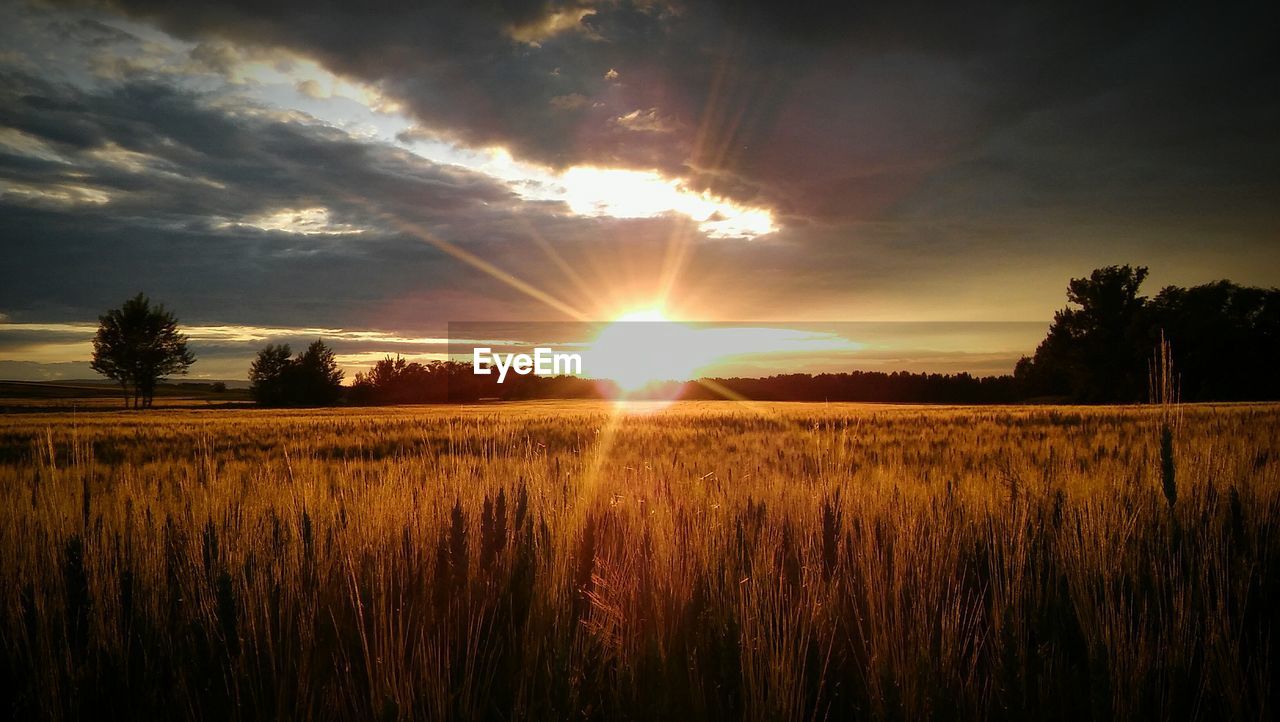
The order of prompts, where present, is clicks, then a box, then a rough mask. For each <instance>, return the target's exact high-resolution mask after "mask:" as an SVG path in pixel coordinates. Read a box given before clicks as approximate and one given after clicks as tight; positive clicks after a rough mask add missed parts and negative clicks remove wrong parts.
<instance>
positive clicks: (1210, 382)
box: [1014, 265, 1280, 403]
mask: <svg viewBox="0 0 1280 722" xmlns="http://www.w3.org/2000/svg"><path fill="white" fill-rule="evenodd" d="M1146 278H1147V268H1146V267H1144V266H1137V267H1134V266H1127V265H1125V266H1108V267H1106V268H1099V269H1097V270H1095V271H1094V272H1093V273H1091V274H1090V275H1089V276H1088V277H1086V278H1073V279H1071V282H1070V283H1069V284H1068V285H1067V301H1068V303H1069V305H1068V306H1067V307H1066V308H1063V309H1062V310H1060V311H1058V312H1057V313H1056V314H1054V317H1053V323H1052V325H1050V327H1049V333H1048V335H1047V336H1046V337H1045V339H1044V340H1043V341H1042V342H1041V343H1040V345H1039V346H1038V347H1037V348H1036V351H1035V354H1034V355H1032V356H1029V357H1024V358H1022V359H1021V360H1020V361H1019V362H1018V364H1017V366H1016V367H1015V369H1014V381H1015V384H1016V388H1017V391H1018V394H1019V396H1020V397H1022V398H1038V397H1049V398H1060V399H1065V400H1072V401H1080V402H1086V403H1125V402H1138V401H1144V400H1146V398H1147V394H1148V388H1147V387H1148V378H1149V375H1150V370H1151V364H1152V361H1153V357H1154V353H1155V349H1156V348H1157V347H1158V346H1159V345H1160V344H1161V342H1162V340H1163V341H1165V342H1167V343H1168V345H1169V347H1170V348H1171V350H1172V357H1173V358H1172V362H1173V368H1174V369H1175V371H1176V373H1177V376H1178V382H1179V386H1180V390H1181V396H1182V399H1183V400H1184V401H1243V400H1270V399H1277V398H1280V376H1278V375H1277V373H1276V369H1280V289H1276V288H1270V289H1263V288H1250V287H1245V286H1239V285H1236V284H1234V283H1232V282H1230V281H1216V282H1213V283H1206V284H1204V285H1200V286H1193V287H1191V288H1181V287H1178V286H1167V287H1165V288H1163V289H1161V290H1160V291H1159V292H1158V293H1157V294H1156V295H1155V297H1153V298H1148V297H1146V296H1143V295H1141V287H1142V283H1143V281H1144V280H1146Z"/></svg>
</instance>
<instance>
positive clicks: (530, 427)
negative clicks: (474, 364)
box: [0, 402, 1280, 720]
mask: <svg viewBox="0 0 1280 722" xmlns="http://www.w3.org/2000/svg"><path fill="white" fill-rule="evenodd" d="M1163 423H1170V424H1171V426H1170V430H1171V435H1170V437H1169V438H1170V442H1171V444H1170V445H1169V446H1168V448H1167V449H1166V450H1164V451H1163V452H1162V432H1161V425H1162V424H1163ZM1278 432H1280V407H1277V406H1274V405H1236V406H1188V407H1185V408H1183V409H1182V410H1181V412H1180V414H1178V415H1175V416H1169V415H1168V412H1167V410H1166V411H1160V410H1157V409H1155V408H1143V407H1128V408H1082V407H999V408H997V407H980V408H979V407H971V408H959V407H957V408H939V407H891V406H859V405H820V404H810V405H803V404H748V403H732V402H719V403H716V402H708V403H696V402H685V403H679V404H676V405H674V406H672V407H670V408H666V409H653V408H648V407H646V408H644V409H630V410H628V411H627V412H625V413H619V412H617V411H616V410H615V409H614V408H613V407H611V406H609V405H606V404H597V403H591V402H581V403H550V402H548V403H529V404H518V405H516V404H512V405H507V404H496V405H485V406H475V407H464V408H457V407H454V408H446V407H439V408H426V407H418V408H395V409H363V410H362V409H343V410H328V411H314V410H313V411H286V412H280V411H259V410H244V409H240V410H235V409H223V410H197V409H190V410H157V411H151V412H139V413H128V412H109V413H108V412H101V411H95V412H92V413H76V414H74V415H73V414H69V413H43V414H9V415H0V690H2V691H0V705H2V709H3V710H4V712H3V713H4V714H5V715H6V716H9V717H12V718H14V719H39V718H55V719H59V718H60V719H80V718H120V719H125V718H135V719H136V718H177V719H210V720H222V719H362V720H363V719H383V720H394V719H422V720H435V719H447V718H458V719H481V718H484V719H498V720H505V719H557V720H559V719H672V720H686V719H689V720H692V719H704V718H705V719H750V720H814V719H817V720H820V719H832V720H844V719H905V720H924V719H1064V720H1078V719H1139V718H1151V719H1207V720H1216V719H1227V718H1230V719H1266V718H1269V717H1271V716H1273V715H1275V714H1277V712H1276V710H1277V703H1278V702H1280V698H1278V696H1277V689H1278V688H1277V686H1276V684H1275V683H1274V681H1273V678H1274V677H1275V676H1276V674H1277V669H1276V662H1275V660H1276V659H1277V658H1278V657H1277V655H1276V653H1275V647H1276V646H1277V645H1280V639H1277V637H1276V632H1277V631H1278V630H1280V528H1278V525H1280V433H1278Z"/></svg>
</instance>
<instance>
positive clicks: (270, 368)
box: [249, 344, 293, 406]
mask: <svg viewBox="0 0 1280 722" xmlns="http://www.w3.org/2000/svg"><path fill="white" fill-rule="evenodd" d="M292 363H293V358H292V352H291V351H290V350H289V344H279V345H276V344H268V345H267V346H266V347H265V348H263V349H262V350H261V351H259V352H258V356H257V358H255V359H254V360H253V363H252V364H251V365H250V366H249V381H250V382H251V383H252V386H251V387H250V390H251V391H252V392H253V398H254V400H255V401H257V402H258V403H259V404H262V405H263V406H284V405H285V403H286V402H287V400H286V397H285V387H284V384H285V378H284V375H285V371H286V370H287V369H288V368H289V365H290V364H292Z"/></svg>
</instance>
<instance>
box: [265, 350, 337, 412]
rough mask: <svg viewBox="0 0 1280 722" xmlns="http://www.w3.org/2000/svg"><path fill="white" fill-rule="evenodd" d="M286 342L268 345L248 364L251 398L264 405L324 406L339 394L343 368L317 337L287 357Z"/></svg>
mask: <svg viewBox="0 0 1280 722" xmlns="http://www.w3.org/2000/svg"><path fill="white" fill-rule="evenodd" d="M289 353H290V351H289V346H288V345H279V346H277V345H268V346H266V347H265V348H263V349H262V350H261V351H259V352H258V356H257V358H255V359H254V361H253V364H252V365H251V366H250V367H249V380H250V381H252V382H253V385H252V391H253V397H254V399H255V400H256V401H257V402H258V403H259V404H262V405H263V406H324V405H327V404H332V403H334V402H335V401H337V400H338V399H339V398H341V397H342V377H343V373H342V370H341V369H339V368H338V362H337V358H336V357H335V356H334V353H333V349H331V348H329V347H328V346H326V345H325V343H324V341H321V340H319V339H317V340H316V341H314V342H313V343H312V344H311V345H310V346H308V347H307V350H306V351H304V352H302V353H300V354H298V356H297V357H296V358H290V356H289Z"/></svg>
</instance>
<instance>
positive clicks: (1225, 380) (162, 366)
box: [91, 265, 1280, 408]
mask: <svg viewBox="0 0 1280 722" xmlns="http://www.w3.org/2000/svg"><path fill="white" fill-rule="evenodd" d="M1147 275H1148V272H1147V268H1146V267H1144V266H1129V265H1123V266H1107V267H1105V268H1099V269H1097V270H1095V271H1093V272H1092V273H1091V274H1090V275H1089V276H1087V277H1084V278H1073V279H1071V280H1070V282H1069V283H1068V284H1067V306H1066V307H1065V308H1063V309H1061V310H1059V311H1058V312H1057V313H1055V314H1054V317H1053V322H1052V323H1051V324H1050V326H1049V331H1048V334H1047V335H1046V336H1045V338H1044V340H1043V341H1041V343H1040V345H1039V346H1038V347H1037V348H1036V350H1035V353H1034V354H1033V355H1031V356H1026V357H1023V358H1022V359H1020V360H1019V361H1018V363H1017V365H1016V366H1015V368H1014V370H1013V373H1012V374H1006V375H1000V376H987V377H975V376H972V375H970V374H967V373H960V374H928V373H908V372H904V371H899V372H895V373H884V372H879V371H852V372H848V373H824V374H817V375H811V374H780V375H775V376H770V377H767V378H712V379H699V380H697V381H689V382H687V381H683V380H677V381H671V382H668V383H665V384H656V385H654V386H652V387H650V388H649V389H648V390H647V393H648V395H651V396H654V397H661V398H672V397H676V398H685V399H711V398H726V397H727V398H747V399H754V400H760V401H773V400H776V401H897V402H932V403H966V404H974V403H1011V402H1020V401H1032V400H1047V401H1048V400H1051V401H1071V402H1081V403H1129V402H1140V401H1144V400H1147V395H1148V378H1149V377H1150V371H1151V368H1152V363H1153V360H1154V356H1155V353H1156V349H1157V348H1159V347H1160V346H1161V344H1162V343H1165V344H1167V345H1168V347H1169V348H1170V349H1171V355H1172V365H1173V368H1174V369H1175V370H1176V372H1177V381H1178V386H1179V389H1180V393H1181V397H1182V399H1183V400H1185V401H1241V400H1272V399H1280V374H1277V373H1276V369H1278V368H1280V289H1276V288H1269V289H1264V288H1254V287H1246V286H1240V285H1237V284H1234V283H1232V282H1230V281H1225V280H1224V281H1215V282H1213V283H1207V284H1203V285H1199V286H1193V287H1190V288H1182V287H1178V286H1167V287H1165V288H1163V289H1161V290H1160V291H1159V292H1158V293H1157V294H1156V295H1155V296H1154V297H1150V298H1148V297H1147V296H1143V295H1141V289H1142V284H1143V282H1144V281H1145V280H1146V278H1147ZM194 362H195V354H193V353H192V352H191V351H190V350H189V349H188V348H187V338H186V336H184V335H183V334H182V333H180V332H179V330H178V321H177V318H176V317H175V316H174V315H173V314H172V313H171V312H169V311H168V310H167V309H165V307H164V306H163V305H152V304H151V302H150V299H148V298H147V297H146V296H145V295H144V294H138V295H137V296H135V297H133V298H131V299H129V300H128V301H126V302H125V303H124V304H123V305H122V306H121V307H120V308H118V309H113V310H110V311H108V312H107V313H105V314H104V315H102V316H100V317H99V327H98V331H97V334H96V335H95V337H94V340H93V359H92V362H91V366H92V368H93V369H94V370H95V371H97V372H99V373H101V374H103V375H104V376H106V377H107V378H110V379H112V380H114V381H116V382H117V383H119V384H120V388H121V392H122V394H123V395H124V399H125V405H126V406H131V407H133V408H146V407H150V406H151V404H152V399H153V397H154V394H155V388H156V384H157V383H158V382H159V381H160V380H162V379H163V378H164V377H165V376H168V375H173V374H185V373H186V372H187V369H188V367H190V366H191V364H193V363H194ZM343 378H344V374H343V372H342V370H341V369H340V368H338V363H337V359H336V356H335V355H334V352H333V349H332V348H330V347H329V346H328V345H327V344H325V343H324V341H323V340H320V339H317V340H316V341H315V342H313V343H311V344H310V345H309V346H308V347H307V349H306V350H305V351H303V352H301V353H299V354H297V355H296V356H295V355H293V353H292V351H291V350H290V348H289V346H288V345H277V344H269V345H267V346H266V347H265V348H263V349H261V350H260V351H259V352H258V354H257V356H256V358H255V359H254V360H253V363H252V365H251V366H250V369H249V379H250V381H251V382H252V391H253V396H254V399H255V400H256V401H257V402H258V403H259V404H261V405H264V406H325V405H330V404H335V403H339V402H343V401H345V402H346V403H351V404H422V403H474V402H476V401H480V400H483V399H502V400H521V399H550V398H582V399H591V398H610V397H612V396H614V395H615V392H616V390H617V389H616V387H614V386H613V384H612V383H611V382H609V381H593V380H590V379H583V378H578V377H572V376H557V377H538V376H535V375H528V376H517V377H514V378H509V379H508V380H507V382H506V383H504V384H498V383H497V382H496V377H495V376H492V375H490V376H477V375H475V374H473V373H472V372H471V364H470V363H465V362H459V361H431V362H427V363H419V362H416V361H406V360H405V359H403V358H392V357H390V356H388V357H386V358H384V359H382V360H380V361H378V362H377V363H376V364H374V366H373V368H371V369H369V370H368V371H366V372H361V373H357V374H356V377H355V380H354V383H353V384H352V385H351V386H350V387H344V386H343V385H342V382H343Z"/></svg>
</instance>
